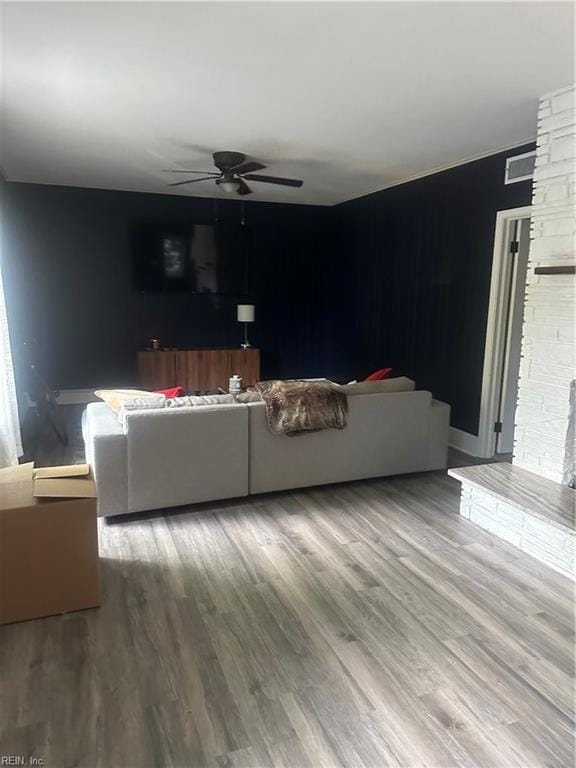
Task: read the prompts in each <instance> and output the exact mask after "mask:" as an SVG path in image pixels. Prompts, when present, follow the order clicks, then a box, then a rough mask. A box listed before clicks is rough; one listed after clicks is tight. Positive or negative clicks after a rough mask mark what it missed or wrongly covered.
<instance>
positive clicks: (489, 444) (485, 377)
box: [474, 206, 531, 459]
mask: <svg viewBox="0 0 576 768" xmlns="http://www.w3.org/2000/svg"><path fill="white" fill-rule="evenodd" d="M530 215H531V207H530V206H523V207H522V208H509V209H508V210H506V211H498V213H497V214H496V232H495V235H494V254H493V256H492V279H491V282H490V299H489V304H488V323H487V326H486V344H485V347H484V368H483V372H482V394H481V400H480V419H479V423H478V438H477V441H478V444H477V453H475V454H474V455H476V456H480V457H482V458H485V459H491V458H492V457H493V456H494V451H495V447H496V435H495V433H494V422H495V421H496V416H497V413H498V400H499V397H500V391H499V388H500V384H501V376H502V356H503V350H504V341H505V336H506V314H507V313H506V310H507V307H506V304H507V292H508V279H509V276H508V274H507V271H506V263H507V261H506V234H507V229H508V224H509V223H510V221H514V219H523V218H529V217H530Z"/></svg>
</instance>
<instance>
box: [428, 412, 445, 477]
mask: <svg viewBox="0 0 576 768" xmlns="http://www.w3.org/2000/svg"><path fill="white" fill-rule="evenodd" d="M449 431H450V406H449V405H448V404H447V403H443V402H442V401H441V400H432V402H431V404H430V420H429V428H428V469H446V465H447V463H448V435H449Z"/></svg>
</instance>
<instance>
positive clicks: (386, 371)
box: [364, 368, 392, 381]
mask: <svg viewBox="0 0 576 768" xmlns="http://www.w3.org/2000/svg"><path fill="white" fill-rule="evenodd" d="M391 373H392V368H380V370H379V371H374V373H371V374H370V376H366V378H365V379H364V381H380V380H381V379H389V378H390V374H391Z"/></svg>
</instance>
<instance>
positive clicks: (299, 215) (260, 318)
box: [0, 146, 532, 433]
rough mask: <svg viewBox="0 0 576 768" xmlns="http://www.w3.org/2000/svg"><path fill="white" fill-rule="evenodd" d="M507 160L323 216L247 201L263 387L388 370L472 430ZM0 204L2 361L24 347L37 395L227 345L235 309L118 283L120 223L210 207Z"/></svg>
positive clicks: (96, 196)
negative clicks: (157, 354) (408, 379)
mask: <svg viewBox="0 0 576 768" xmlns="http://www.w3.org/2000/svg"><path fill="white" fill-rule="evenodd" d="M531 148H532V147H531V146H527V147H522V148H518V149H517V150H514V153H516V154H518V153H520V152H523V151H528V150H529V149H531ZM510 154H511V152H506V153H500V154H498V155H493V156H492V157H488V158H485V159H482V160H478V161H475V162H472V163H468V164H466V165H463V166H459V167H457V168H454V169H451V170H448V171H445V172H442V173H438V174H435V175H433V176H429V177H427V178H424V179H420V180H417V181H413V182H410V183H407V184H403V185H400V186H397V187H393V188H391V189H388V190H385V191H382V192H378V193H375V194H372V195H368V196H366V197H363V198H360V199H358V200H355V201H351V202H349V203H344V204H342V205H339V206H336V207H333V208H324V207H318V206H304V205H302V206H301V205H279V204H265V203H250V202H246V204H245V214H246V223H247V226H249V227H250V228H251V229H252V230H253V233H254V252H253V254H252V260H251V264H250V285H249V295H248V296H247V297H246V299H249V300H251V301H254V303H255V304H256V323H255V324H254V326H253V327H252V328H251V329H250V338H251V340H252V342H253V343H254V344H258V345H259V346H260V347H261V349H262V366H263V375H264V376H265V377H267V378H271V377H276V376H277V377H298V376H328V377H329V378H332V379H334V380H337V381H347V380H350V379H355V378H362V377H364V376H366V375H367V374H368V373H370V372H371V371H372V370H374V369H375V368H380V367H382V366H392V367H393V368H394V369H395V372H396V373H398V374H406V375H409V376H412V377H413V378H415V379H416V382H417V385H418V386H419V387H422V388H429V389H430V390H431V391H432V392H433V394H434V396H435V397H438V398H440V399H443V400H446V402H449V403H451V405H452V409H453V412H452V423H453V425H454V426H456V427H458V428H460V429H463V430H465V431H467V432H472V433H475V432H476V430H477V425H478V414H479V407H480V388H481V375H482V364H483V354H484V337H485V329H486V320H487V312H488V293H489V285H490V271H491V263H492V249H493V241H494V228H495V221H496V212H497V211H498V210H502V209H506V208H513V207H517V206H522V205H528V204H529V203H530V196H531V184H530V183H529V182H521V183H518V184H512V185H509V186H506V185H504V183H503V179H504V164H505V158H506V157H507V156H509V155H510ZM0 183H1V182H0ZM2 192H3V195H2V197H3V201H2V205H3V224H2V234H3V246H4V248H3V259H4V264H3V273H4V280H5V283H6V294H7V303H8V311H9V317H10V323H11V333H12V337H13V345H14V352H15V356H16V358H18V357H19V356H20V355H21V351H22V348H23V344H24V342H26V343H27V344H28V345H29V346H30V347H31V348H32V350H33V355H34V357H35V359H36V360H37V362H38V364H39V366H40V368H41V369H42V370H43V371H44V373H45V375H46V378H47V380H48V382H49V383H50V385H51V386H52V387H54V388H60V389H72V388H84V387H104V386H119V385H125V386H131V385H134V384H136V383H137V377H136V356H137V351H138V349H141V348H142V347H143V346H144V345H145V344H146V341H147V339H149V338H150V337H158V338H160V339H161V341H162V343H163V344H165V345H168V346H178V347H185V346H223V345H236V344H238V343H239V342H240V339H241V335H242V329H241V328H240V327H239V325H238V323H237V322H236V315H235V308H236V303H237V302H238V300H239V299H240V298H241V297H230V296H225V297H218V296H191V295H174V294H149V293H147V294H141V293H138V292H137V291H136V290H135V289H134V287H133V282H132V263H131V262H132V253H131V240H130V238H131V232H132V226H133V224H134V222H136V221H139V220H144V219H151V220H182V221H190V222H193V223H212V222H213V220H214V201H213V200H210V199H205V198H194V197H182V196H175V195H150V194H138V193H130V192H114V191H104V190H92V189H76V188H69V187H51V186H41V185H34V184H20V183H12V182H10V183H5V184H2ZM240 214H241V212H240V203H239V202H238V201H236V200H231V201H219V202H218V217H219V220H220V221H224V222H234V223H238V222H239V221H240ZM246 299H244V300H246Z"/></svg>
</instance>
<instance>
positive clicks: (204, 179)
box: [168, 176, 214, 187]
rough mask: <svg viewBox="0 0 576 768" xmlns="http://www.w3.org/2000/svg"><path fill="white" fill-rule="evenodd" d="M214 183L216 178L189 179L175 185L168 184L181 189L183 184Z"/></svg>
mask: <svg viewBox="0 0 576 768" xmlns="http://www.w3.org/2000/svg"><path fill="white" fill-rule="evenodd" d="M208 180H210V181H214V176H202V178H200V179H187V180H186V181H176V182H174V183H173V184H168V186H169V187H180V186H182V184H194V182H195V181H208Z"/></svg>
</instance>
